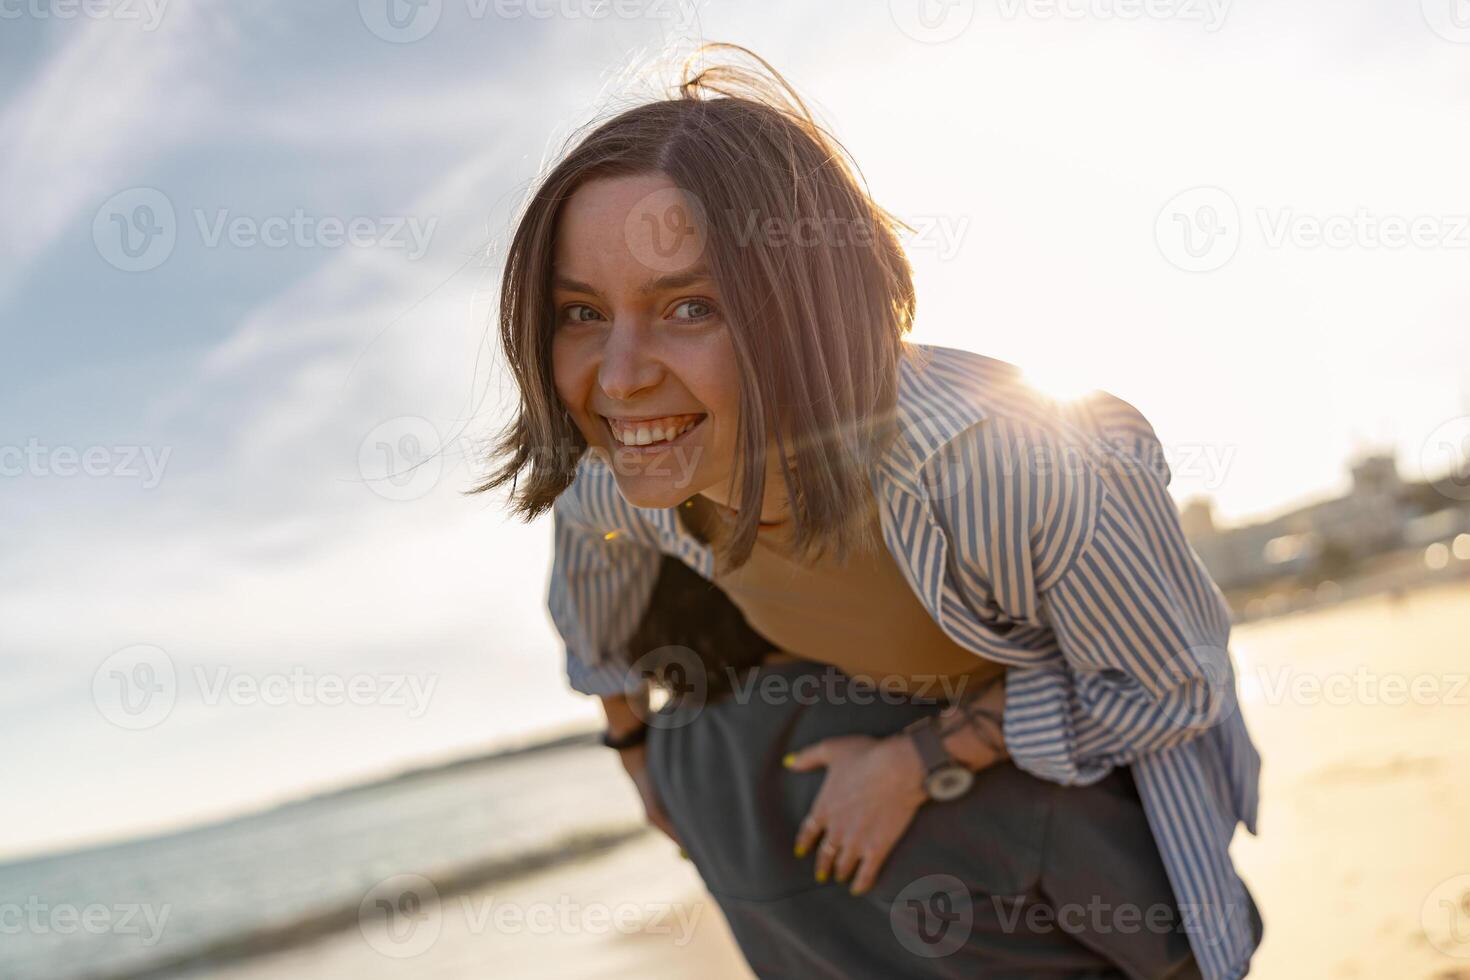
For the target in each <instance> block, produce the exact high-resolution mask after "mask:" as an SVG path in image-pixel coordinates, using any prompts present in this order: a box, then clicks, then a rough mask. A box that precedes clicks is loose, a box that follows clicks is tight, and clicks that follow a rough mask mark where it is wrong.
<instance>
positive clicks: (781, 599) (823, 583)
mask: <svg viewBox="0 0 1470 980" xmlns="http://www.w3.org/2000/svg"><path fill="white" fill-rule="evenodd" d="M678 511H679V515H680V517H681V518H683V519H684V522H685V525H686V526H687V527H688V528H689V530H690V532H691V533H692V534H694V535H695V536H696V537H698V538H700V539H701V540H703V541H705V542H706V543H715V542H717V541H719V540H722V539H723V538H722V535H723V533H724V532H725V531H727V530H728V529H729V528H730V527H731V524H730V520H731V518H730V515H731V514H732V512H731V511H730V510H729V509H728V508H726V507H724V506H723V505H721V504H718V503H716V502H714V501H711V500H709V499H708V498H706V497H704V496H703V495H701V494H695V495H694V496H693V497H691V498H690V499H689V500H688V501H686V502H685V504H684V506H681V507H680V508H678ZM866 519H867V520H868V521H870V522H871V523H872V526H873V528H874V530H875V533H876V534H877V536H878V539H879V540H880V541H881V540H882V532H881V525H880V518H879V515H878V502H877V499H876V498H870V506H869V508H868V513H867V516H866ZM790 528H791V524H790V522H787V523H786V524H783V525H780V526H777V527H762V528H761V529H760V531H759V532H758V534H757V535H756V541H755V547H754V549H753V550H752V552H751V555H750V558H749V560H747V561H746V563H745V564H744V565H742V566H740V567H739V568H737V569H735V570H734V571H733V572H730V573H727V574H721V573H720V572H719V571H716V573H715V583H716V584H717V585H718V586H719V587H720V588H721V589H722V590H723V591H724V592H725V593H726V595H728V596H729V597H730V600H731V601H732V602H733V603H734V604H735V605H736V606H737V607H738V608H739V609H740V611H741V612H743V613H744V614H745V618H746V621H747V622H749V623H750V625H751V627H752V628H753V629H755V630H756V631H757V632H759V633H760V634H761V635H762V636H764V637H766V638H767V639H769V640H770V641H771V642H772V643H773V644H775V646H776V647H777V648H778V649H780V650H782V651H785V652H787V653H789V654H794V655H795V656H797V657H802V658H806V659H810V660H816V661H819V662H821V663H829V664H833V665H835V666H837V667H839V668H841V669H842V670H843V671H844V672H845V673H847V674H849V675H850V676H852V677H854V678H860V679H865V680H866V681H867V682H868V683H871V684H875V685H877V686H879V687H880V688H881V689H884V690H894V691H906V692H909V693H911V694H915V695H922V696H927V697H934V698H937V699H940V700H951V699H952V698H953V697H955V696H958V695H959V694H960V693H961V692H963V691H964V690H966V689H968V687H969V686H970V685H973V684H977V683H979V682H980V681H982V680H984V679H986V678H988V677H991V676H993V675H995V674H999V673H1001V672H1002V671H1004V670H1005V667H1004V665H1002V664H999V663H996V662H995V661H992V660H986V659H985V658H983V657H981V656H980V655H979V654H977V653H974V652H972V651H970V650H968V649H966V648H965V647H963V646H961V645H960V644H958V643H956V642H954V641H953V640H951V639H950V638H949V636H948V635H946V634H945V632H944V631H943V630H942V629H941V628H940V627H939V624H938V623H936V622H935V621H934V619H933V617H931V616H930V615H929V612H928V610H927V609H925V607H924V604H923V603H922V602H920V601H919V597H918V596H917V595H915V594H914V590H913V588H912V587H911V586H910V585H909V583H908V581H907V580H906V579H905V578H904V577H903V572H902V571H900V570H899V567H898V565H897V563H895V562H894V560H893V556H892V555H891V554H890V553H889V551H888V549H887V548H886V547H880V548H879V549H877V550H878V552H879V554H854V553H850V554H849V556H848V558H847V559H846V561H845V562H841V563H839V562H837V561H836V560H835V559H833V558H831V557H830V556H823V558H822V559H821V560H820V561H819V562H817V563H816V564H814V565H810V566H808V565H803V564H801V563H800V562H798V561H797V560H795V559H794V558H793V557H792V556H791V553H790V551H789V549H788V548H787V547H786V545H787V544H788V543H789V535H790ZM768 659H771V660H780V659H793V658H791V657H782V656H780V655H772V656H771V657H770V658H768Z"/></svg>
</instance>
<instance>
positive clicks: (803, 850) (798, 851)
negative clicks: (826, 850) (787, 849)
mask: <svg viewBox="0 0 1470 980" xmlns="http://www.w3.org/2000/svg"><path fill="white" fill-rule="evenodd" d="M792 853H793V854H795V855H796V856H797V857H799V858H804V857H806V848H804V847H802V846H801V845H800V844H797V845H796V847H795V849H794V850H793V851H792Z"/></svg>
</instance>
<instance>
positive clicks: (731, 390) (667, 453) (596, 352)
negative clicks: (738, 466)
mask: <svg viewBox="0 0 1470 980" xmlns="http://www.w3.org/2000/svg"><path fill="white" fill-rule="evenodd" d="M697 219H698V216H697V215H694V214H691V213H690V212H689V210H688V209H687V206H686V201H685V199H684V198H683V197H682V196H681V195H680V194H679V193H678V191H677V189H676V188H675V186H674V184H673V183H672V182H671V181H670V180H669V179H668V178H667V177H665V176H663V175H661V174H659V175H642V176H637V177H616V178H604V179H598V180H593V181H589V182H587V183H585V184H583V185H582V186H581V187H579V188H578V189H577V190H576V191H575V192H574V193H573V194H572V196H571V198H569V199H568V200H567V202H566V203H565V204H564V205H563V207H562V211H561V215H560V218H559V223H558V226H557V233H556V244H555V250H554V257H553V262H554V268H553V270H552V304H553V306H552V309H553V318H554V322H553V330H554V334H553V339H552V373H553V375H554V379H555V382H556V391H557V394H558V395H559V396H560V398H561V400H562V403H563V404H564V405H565V406H566V408H567V410H568V412H570V414H571V417H572V419H573V420H574V421H575V422H576V424H577V427H578V428H579V429H580V430H581V432H582V436H583V437H584V438H585V439H586V440H587V445H588V446H589V447H590V448H591V449H592V451H593V452H594V453H596V454H598V455H600V456H602V457H603V458H605V459H606V460H607V461H608V462H609V464H610V465H611V467H612V470H613V473H614V474H615V476H616V478H617V482H618V488H619V490H621V491H622V494H623V496H624V497H625V498H626V499H627V500H628V502H629V503H631V504H633V505H634V506H636V507H660V508H662V507H673V506H677V505H678V504H679V503H680V502H682V501H684V500H686V499H688V498H689V497H691V496H693V495H694V494H696V493H701V494H703V495H704V496H706V497H708V498H710V499H711V500H715V501H718V502H720V503H725V504H730V503H731V502H730V501H727V500H725V496H724V491H725V488H726V487H727V486H728V482H729V479H730V474H731V472H732V470H733V468H734V460H735V449H736V446H735V428H736V422H737V420H738V419H739V413H740V390H739V374H738V367H737V365H736V361H735V348H734V346H733V345H732V343H731V340H730V332H729V327H728V326H727V324H726V323H725V320H724V306H723V303H722V301H721V297H720V293H719V289H718V287H717V286H716V284H715V282H714V280H713V279H712V278H711V277H710V274H709V271H708V269H707V268H706V267H705V264H704V231H703V227H702V222H700V221H699V220H697ZM771 455H774V454H771ZM773 482H774V483H777V484H779V483H780V479H779V478H777V479H776V480H774V481H772V480H771V479H769V478H768V479H767V481H766V497H767V500H768V502H769V503H768V504H767V506H765V507H763V509H762V516H763V517H766V518H767V519H769V520H776V519H779V518H780V517H781V516H784V514H783V512H782V508H781V507H780V503H779V500H773V499H772V496H773V495H772V484H773ZM780 496H781V498H784V493H783V494H781V495H780Z"/></svg>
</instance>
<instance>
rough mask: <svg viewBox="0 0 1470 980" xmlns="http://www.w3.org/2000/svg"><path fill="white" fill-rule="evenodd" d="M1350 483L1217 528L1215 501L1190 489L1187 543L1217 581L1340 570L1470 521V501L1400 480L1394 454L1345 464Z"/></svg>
mask: <svg viewBox="0 0 1470 980" xmlns="http://www.w3.org/2000/svg"><path fill="white" fill-rule="evenodd" d="M1350 472H1351V474H1352V489H1351V490H1349V491H1348V493H1347V494H1346V495H1344V496H1342V497H1337V498H1334V499H1331V500H1323V501H1318V502H1316V503H1312V504H1308V505H1306V506H1304V507H1299V508H1297V509H1296V510H1292V511H1289V512H1287V513H1285V514H1281V515H1279V516H1277V517H1274V518H1272V519H1271V520H1269V521H1262V522H1260V523H1256V524H1249V525H1246V526H1243V527H1235V528H1225V529H1221V528H1219V527H1218V526H1217V525H1216V523H1215V516H1214V505H1213V502H1212V501H1211V500H1210V499H1209V498H1208V497H1196V498H1193V499H1191V500H1189V501H1188V502H1186V503H1185V505H1184V507H1183V508H1182V509H1181V514H1180V517H1181V523H1182V525H1183V528H1184V533H1185V536H1186V537H1187V538H1188V539H1189V542H1190V545H1191V546H1192V547H1193V548H1194V550H1195V551H1196V552H1197V553H1198V554H1199V556H1200V560H1202V561H1203V562H1204V563H1205V567H1206V568H1208V569H1209V571H1210V574H1211V576H1213V577H1214V579H1215V581H1216V582H1217V583H1219V585H1220V587H1221V588H1222V589H1232V588H1238V587H1241V586H1248V585H1253V584H1256V583H1259V582H1264V581H1268V580H1270V579H1274V578H1278V577H1281V576H1285V575H1300V574H1305V573H1313V572H1315V573H1317V574H1320V575H1322V576H1323V577H1324V578H1331V577H1332V576H1334V575H1338V574H1342V573H1344V572H1346V571H1348V570H1350V569H1351V567H1352V566H1353V565H1354V564H1355V563H1357V562H1359V561H1361V560H1363V559H1365V558H1369V557H1371V556H1373V555H1378V554H1383V553H1385V552H1389V551H1393V550H1396V549H1398V548H1402V547H1405V546H1408V545H1419V544H1423V543H1425V542H1424V540H1420V539H1427V538H1426V536H1432V538H1434V539H1437V538H1439V537H1440V536H1442V535H1453V534H1454V533H1456V531H1463V530H1465V529H1466V528H1467V527H1470V505H1467V503H1466V502H1465V501H1456V500H1450V499H1447V498H1445V497H1444V496H1443V495H1440V494H1436V493H1434V492H1433V490H1432V488H1429V487H1427V485H1425V484H1405V483H1404V482H1403V481H1402V480H1400V478H1399V474H1398V468H1397V466H1396V465H1395V463H1394V458H1393V456H1392V455H1390V454H1387V453H1375V454H1370V455H1367V456H1364V457H1362V458H1361V459H1359V460H1357V461H1356V462H1354V463H1352V464H1351V467H1350Z"/></svg>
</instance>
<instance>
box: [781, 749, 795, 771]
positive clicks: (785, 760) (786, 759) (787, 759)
mask: <svg viewBox="0 0 1470 980" xmlns="http://www.w3.org/2000/svg"><path fill="white" fill-rule="evenodd" d="M795 763H796V753H795V752H787V753H786V755H785V756H783V757H782V759H781V765H783V766H785V767H786V768H787V769H790V768H791V767H792V766H793V765H794V764H795Z"/></svg>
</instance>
